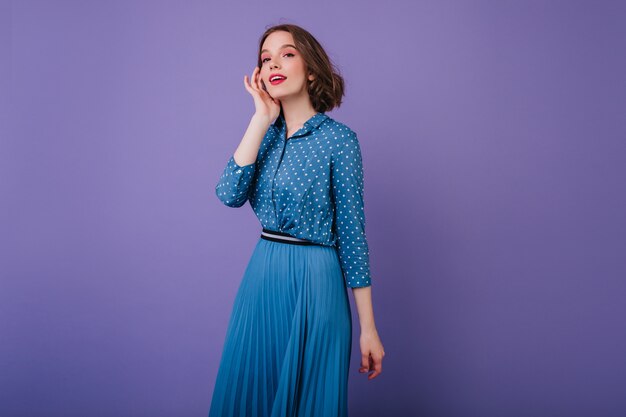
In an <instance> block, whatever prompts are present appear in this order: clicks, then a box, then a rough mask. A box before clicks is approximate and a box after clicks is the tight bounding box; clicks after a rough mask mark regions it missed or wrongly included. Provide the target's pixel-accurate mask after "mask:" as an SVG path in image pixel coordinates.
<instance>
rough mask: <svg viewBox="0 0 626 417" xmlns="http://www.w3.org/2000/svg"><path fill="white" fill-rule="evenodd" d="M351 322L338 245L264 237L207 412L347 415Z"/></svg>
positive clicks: (238, 302) (272, 416)
mask: <svg viewBox="0 0 626 417" xmlns="http://www.w3.org/2000/svg"><path fill="white" fill-rule="evenodd" d="M351 343H352V321H351V312H350V304H349V300H348V294H347V288H346V285H345V283H344V279H343V276H342V272H341V267H340V264H339V258H338V255H337V251H336V249H335V248H334V247H330V246H320V245H295V244H289V243H284V242H274V241H269V240H265V239H263V238H259V241H258V243H257V244H256V246H255V248H254V251H253V253H252V256H251V258H250V261H249V262H248V266H247V267H246V270H245V272H244V275H243V278H242V281H241V284H240V286H239V289H238V291H237V295H236V297H235V300H234V303H233V308H232V312H231V316H230V321H229V324H228V329H227V332H226V340H225V342H224V346H223V352H222V357H221V360H220V365H219V370H218V373H217V378H216V382H215V389H214V391H213V396H212V400H211V407H210V411H209V417H227V416H228V417H231V416H233V417H234V416H237V417H244V416H246V417H287V416H289V417H309V416H311V417H313V416H316V417H334V416H338V417H346V416H347V415H348V410H347V389H348V368H349V363H350V351H351Z"/></svg>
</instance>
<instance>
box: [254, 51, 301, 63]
mask: <svg viewBox="0 0 626 417" xmlns="http://www.w3.org/2000/svg"><path fill="white" fill-rule="evenodd" d="M287 55H291V56H295V55H294V54H292V53H291V52H287V53H286V54H285V56H287ZM268 59H269V58H263V59H262V60H261V64H264V63H265V61H267V60H268Z"/></svg>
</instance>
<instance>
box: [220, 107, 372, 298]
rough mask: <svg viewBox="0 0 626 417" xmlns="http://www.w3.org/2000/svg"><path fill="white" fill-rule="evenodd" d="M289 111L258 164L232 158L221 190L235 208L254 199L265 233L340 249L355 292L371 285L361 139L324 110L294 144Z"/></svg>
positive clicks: (265, 145) (274, 127)
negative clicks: (288, 132)
mask: <svg viewBox="0 0 626 417" xmlns="http://www.w3.org/2000/svg"><path fill="white" fill-rule="evenodd" d="M285 137H286V124H285V120H284V118H283V115H282V113H281V114H280V116H278V118H277V119H276V121H275V122H274V123H272V125H270V127H269V129H268V130H267V133H266V134H265V136H264V138H263V141H262V143H261V146H260V148H259V152H258V155H257V159H256V161H255V162H253V163H251V164H249V165H244V166H239V165H237V163H236V162H235V159H234V156H231V157H230V159H229V160H228V163H227V164H226V167H225V168H224V171H223V172H222V175H221V176H220V178H219V181H218V183H217V186H216V187H215V192H216V194H217V196H218V198H219V199H220V200H221V201H222V203H224V204H225V205H227V206H229V207H241V206H243V205H244V204H245V202H246V201H249V202H250V206H251V207H252V209H253V210H254V213H255V214H256V216H257V218H258V219H259V221H260V223H261V225H262V227H264V228H266V229H269V230H275V231H280V232H284V233H288V234H289V235H291V236H294V237H298V238H301V239H307V240H311V241H313V242H316V243H320V244H323V245H328V246H334V247H336V248H337V253H338V255H339V261H340V264H341V269H342V272H343V276H344V279H345V281H346V284H347V286H348V287H367V286H370V285H371V280H370V268H369V248H368V244H367V239H366V235H365V213H364V210H363V166H362V160H361V149H360V146H359V141H358V139H357V135H356V133H355V132H353V131H352V130H351V129H350V128H349V127H348V126H346V125H345V124H343V123H340V122H337V121H335V120H334V119H332V118H331V117H330V116H328V115H326V114H325V113H321V112H318V113H316V114H315V115H314V116H312V117H311V118H310V119H309V120H307V121H306V122H305V123H304V126H303V127H302V128H300V129H299V130H298V131H296V132H295V133H294V134H293V135H292V136H291V137H290V138H288V139H285Z"/></svg>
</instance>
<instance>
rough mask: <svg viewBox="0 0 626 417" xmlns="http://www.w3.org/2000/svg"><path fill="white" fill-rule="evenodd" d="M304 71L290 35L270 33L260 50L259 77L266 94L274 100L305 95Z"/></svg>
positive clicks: (304, 66) (287, 33) (303, 64)
mask: <svg viewBox="0 0 626 417" xmlns="http://www.w3.org/2000/svg"><path fill="white" fill-rule="evenodd" d="M305 69H306V63H305V62H304V59H303V58H302V55H301V54H300V52H299V51H298V50H297V49H296V46H295V42H294V40H293V36H292V35H291V33H289V32H285V31H277V32H272V33H270V34H269V36H268V37H267V38H266V39H265V41H264V42H263V47H262V49H261V74H260V77H261V81H262V82H263V84H264V85H265V88H266V90H267V92H268V93H269V94H270V95H271V96H272V97H275V98H281V97H285V96H289V95H298V94H302V93H305V94H306V78H305ZM309 78H312V76H309Z"/></svg>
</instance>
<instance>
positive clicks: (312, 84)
mask: <svg viewBox="0 0 626 417" xmlns="http://www.w3.org/2000/svg"><path fill="white" fill-rule="evenodd" d="M280 30H282V31H285V32H289V33H291V36H293V40H294V42H295V44H296V45H295V46H296V49H297V50H298V51H299V52H300V54H301V55H302V58H303V59H304V62H305V66H306V68H305V71H307V74H313V75H315V79H314V80H313V81H310V80H309V79H308V78H307V91H308V92H309V98H310V99H311V104H312V105H313V108H314V109H315V111H317V112H322V113H323V112H326V111H329V110H332V109H333V108H335V107H339V106H341V99H342V97H343V95H344V89H345V86H344V81H343V77H342V76H341V75H340V74H339V71H338V70H337V69H336V67H335V65H334V64H333V63H332V62H331V60H330V58H329V57H328V54H326V51H324V48H322V45H320V43H319V42H318V41H317V39H315V38H314V37H313V35H311V34H310V33H309V32H308V31H307V30H305V29H303V28H301V27H300V26H297V25H293V24H289V23H284V24H280V25H275V26H271V27H270V28H268V29H267V30H266V31H265V33H263V35H262V36H261V40H260V41H259V53H258V66H259V68H261V67H262V66H263V63H262V62H261V49H262V48H263V42H265V39H266V38H267V37H268V35H269V34H270V33H272V32H276V31H280Z"/></svg>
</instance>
